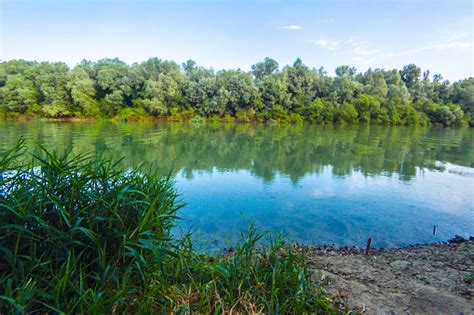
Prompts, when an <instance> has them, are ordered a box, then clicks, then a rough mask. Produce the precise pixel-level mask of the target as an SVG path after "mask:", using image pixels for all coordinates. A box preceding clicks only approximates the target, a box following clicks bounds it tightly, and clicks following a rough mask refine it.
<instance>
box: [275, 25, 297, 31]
mask: <svg viewBox="0 0 474 315" xmlns="http://www.w3.org/2000/svg"><path fill="white" fill-rule="evenodd" d="M280 28H283V29H285V30H293V31H298V30H301V29H303V26H301V25H296V24H292V25H287V26H282V27H280Z"/></svg>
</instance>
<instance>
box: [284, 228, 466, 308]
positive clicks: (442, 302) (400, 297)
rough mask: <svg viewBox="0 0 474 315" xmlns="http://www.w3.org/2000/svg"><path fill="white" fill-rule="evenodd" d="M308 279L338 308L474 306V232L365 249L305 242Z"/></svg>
mask: <svg viewBox="0 0 474 315" xmlns="http://www.w3.org/2000/svg"><path fill="white" fill-rule="evenodd" d="M293 246H294V247H295V248H297V249H298V250H300V251H304V252H305V253H306V254H307V259H308V262H309V266H310V270H311V272H312V275H313V280H314V281H317V282H323V283H325V290H326V291H327V293H328V295H329V296H330V297H331V298H332V299H333V301H334V302H335V304H336V305H338V306H339V307H340V309H341V310H344V309H346V310H353V311H357V312H360V313H365V314H386V313H393V314H402V313H410V314H418V313H427V314H463V313H464V314H468V313H473V312H474V238H473V237H470V239H469V240H466V239H460V238H456V237H455V238H454V239H453V240H450V241H449V242H446V243H434V244H420V245H410V246H406V247H400V248H374V249H371V250H370V251H369V254H368V255H365V250H364V249H361V248H356V247H348V246H341V247H335V246H319V247H306V246H299V245H296V244H295V245H293Z"/></svg>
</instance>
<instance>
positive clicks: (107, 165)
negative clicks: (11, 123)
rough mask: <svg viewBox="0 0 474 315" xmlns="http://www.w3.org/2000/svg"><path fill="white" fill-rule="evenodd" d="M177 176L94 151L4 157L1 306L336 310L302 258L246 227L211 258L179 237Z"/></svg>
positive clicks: (0, 160) (18, 150)
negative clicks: (125, 165)
mask: <svg viewBox="0 0 474 315" xmlns="http://www.w3.org/2000/svg"><path fill="white" fill-rule="evenodd" d="M181 207H182V204H181V203H180V201H179V199H178V195H177V193H176V191H175V189H174V185H173V182H172V181H171V180H170V179H169V178H162V177H160V176H158V175H157V174H156V173H154V172H151V171H148V170H147V171H144V170H143V168H135V169H130V170H123V169H121V168H120V167H119V163H118V162H117V161H112V160H109V159H107V158H104V157H97V156H92V155H90V154H73V153H72V152H71V150H70V149H66V150H65V152H64V153H57V152H49V151H48V150H46V149H44V148H41V151H40V153H38V154H30V153H28V152H27V148H26V147H25V144H24V142H23V141H20V142H19V143H18V145H16V146H15V147H14V148H12V149H10V150H7V151H4V152H2V153H0V313H2V314H3V313H6V314H17V313H18V314H22V313H36V312H40V313H46V312H48V313H63V312H64V313H88V314H99V313H100V314H102V313H156V312H158V313H216V314H217V313H231V312H237V313H241V312H246V313H255V312H266V313H304V312H319V313H330V312H333V311H334V309H333V307H332V306H331V303H330V300H329V299H328V298H327V297H326V296H325V294H324V291H323V289H322V287H321V286H320V285H318V284H315V283H314V282H312V281H311V279H310V272H309V270H308V269H307V266H306V259H305V256H304V254H303V253H300V252H298V251H296V250H294V249H292V248H291V247H288V246H285V245H284V242H283V240H282V238H280V237H277V238H273V240H271V241H270V245H269V246H267V247H265V248H263V249H262V248H261V247H259V245H258V243H259V241H260V239H262V238H263V237H264V236H265V235H264V234H262V233H259V232H257V231H256V229H255V227H254V226H253V225H251V226H250V227H249V228H248V230H247V231H246V232H245V233H242V237H241V239H240V240H239V241H238V242H237V243H236V244H235V245H234V248H235V250H233V251H232V252H229V253H226V254H223V255H217V256H211V255H208V254H203V253H200V252H198V251H196V250H195V249H194V248H193V244H192V241H191V235H188V234H187V235H183V236H182V237H180V238H176V237H173V236H172V234H171V230H172V228H173V227H174V226H175V224H176V222H177V216H176V214H177V211H178V210H179V209H180V208H181Z"/></svg>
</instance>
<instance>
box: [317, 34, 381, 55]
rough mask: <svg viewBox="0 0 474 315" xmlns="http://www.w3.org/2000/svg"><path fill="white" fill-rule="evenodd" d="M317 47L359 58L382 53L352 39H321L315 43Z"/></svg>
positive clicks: (365, 43)
mask: <svg viewBox="0 0 474 315" xmlns="http://www.w3.org/2000/svg"><path fill="white" fill-rule="evenodd" d="M313 43H314V44H315V45H317V46H321V47H324V48H326V49H328V50H330V51H333V52H334V51H346V52H350V53H352V54H354V55H357V56H371V55H375V54H378V53H379V52H381V51H380V50H378V49H370V48H369V44H368V43H367V42H363V41H356V40H354V39H352V38H350V39H346V40H340V41H338V40H329V39H319V40H316V41H314V42H313Z"/></svg>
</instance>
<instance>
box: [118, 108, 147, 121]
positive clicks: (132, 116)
mask: <svg viewBox="0 0 474 315" xmlns="http://www.w3.org/2000/svg"><path fill="white" fill-rule="evenodd" d="M148 117H149V116H148V115H147V113H146V112H145V110H144V109H143V108H132V107H127V108H124V109H122V110H120V113H119V119H120V120H124V121H138V120H143V119H146V118H148Z"/></svg>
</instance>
